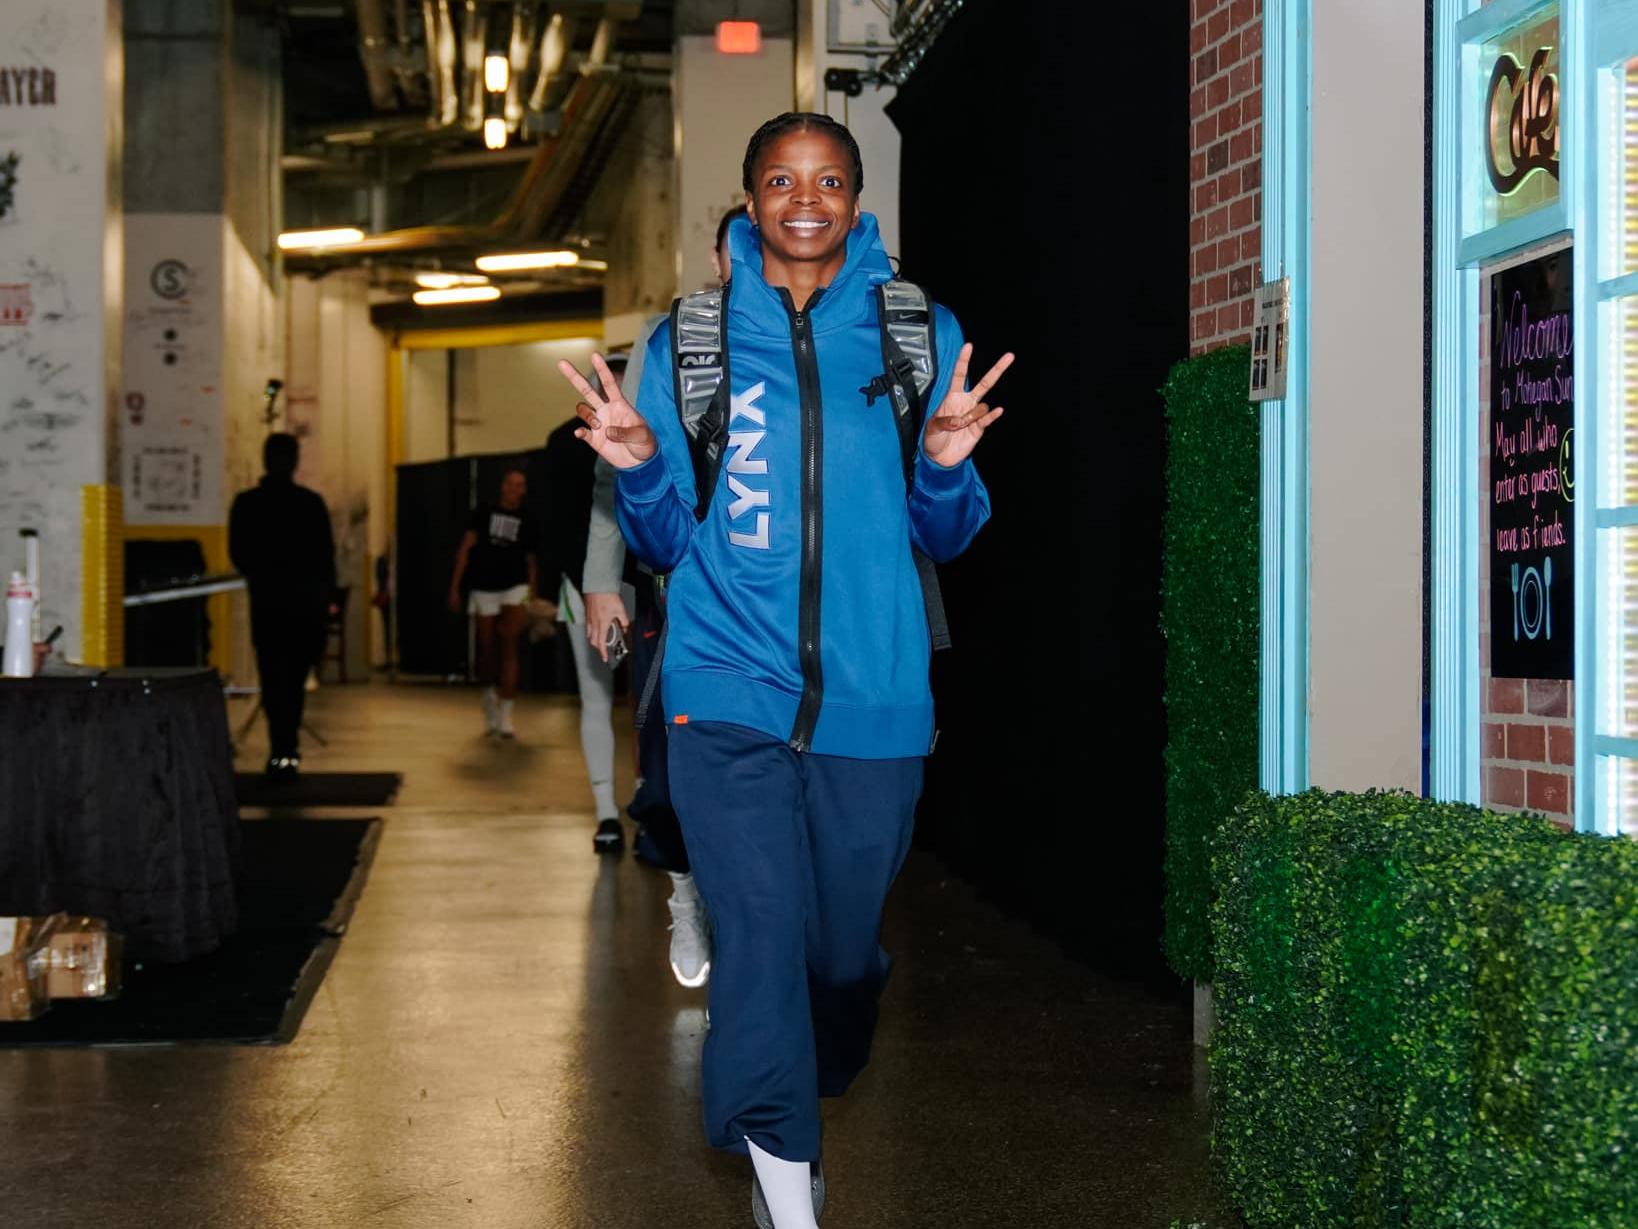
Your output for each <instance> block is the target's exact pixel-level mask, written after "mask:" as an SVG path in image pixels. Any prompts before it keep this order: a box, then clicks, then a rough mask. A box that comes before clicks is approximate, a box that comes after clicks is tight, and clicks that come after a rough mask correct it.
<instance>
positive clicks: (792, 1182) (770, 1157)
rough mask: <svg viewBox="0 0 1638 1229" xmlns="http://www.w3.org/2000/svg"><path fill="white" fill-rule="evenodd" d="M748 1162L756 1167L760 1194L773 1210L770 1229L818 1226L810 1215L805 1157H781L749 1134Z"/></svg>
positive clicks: (809, 1171) (808, 1170)
mask: <svg viewBox="0 0 1638 1229" xmlns="http://www.w3.org/2000/svg"><path fill="white" fill-rule="evenodd" d="M745 1142H746V1143H747V1144H748V1145H750V1149H751V1164H752V1165H754V1166H755V1167H756V1176H757V1181H759V1182H761V1183H762V1196H763V1198H764V1199H766V1200H767V1201H768V1211H769V1212H771V1213H772V1214H773V1223H774V1229H819V1222H818V1221H816V1220H814V1219H813V1174H812V1169H813V1167H812V1166H811V1165H809V1164H808V1163H807V1162H806V1161H781V1160H780V1159H779V1158H778V1157H776V1156H775V1155H774V1154H773V1153H771V1152H765V1151H763V1150H762V1149H761V1148H758V1147H757V1146H756V1143H755V1141H753V1140H752V1139H751V1138H750V1136H746V1137H745Z"/></svg>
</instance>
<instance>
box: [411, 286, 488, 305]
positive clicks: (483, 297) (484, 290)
mask: <svg viewBox="0 0 1638 1229" xmlns="http://www.w3.org/2000/svg"><path fill="white" fill-rule="evenodd" d="M410 297H411V298H413V299H414V300H415V301H416V303H418V304H419V305H420V306H422V307H438V306H440V305H442V304H446V303H487V302H489V301H490V300H491V299H498V298H500V287H498V286H451V287H449V288H448V289H447V290H417V291H416V292H415V293H414V294H413V295H412V296H410Z"/></svg>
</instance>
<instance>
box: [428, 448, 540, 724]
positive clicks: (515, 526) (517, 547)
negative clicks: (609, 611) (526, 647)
mask: <svg viewBox="0 0 1638 1229" xmlns="http://www.w3.org/2000/svg"><path fill="white" fill-rule="evenodd" d="M528 493H529V487H528V480H527V479H526V478H525V477H524V475H523V471H522V470H521V469H513V470H508V471H507V474H506V476H505V477H504V478H502V479H501V490H500V501H499V502H498V503H494V504H479V505H478V506H477V507H476V508H474V509H473V510H472V519H471V521H469V522H468V524H467V530H466V536H465V537H463V538H462V539H461V545H460V548H459V549H458V550H457V551H456V552H455V574H454V575H453V576H452V577H450V581H449V608H450V610H452V611H454V612H455V613H456V614H459V613H460V612H461V611H462V610H463V609H467V610H470V611H471V613H472V614H473V615H474V616H476V618H477V642H478V679H479V681H480V682H485V683H488V684H489V687H487V688H486V689H485V690H484V693H483V714H484V730H485V732H486V733H488V734H492V735H495V736H497V737H499V738H516V737H517V733H516V731H515V730H513V728H512V699H513V697H515V696H516V695H517V694H518V637H519V635H521V634H522V632H523V631H524V629H525V628H527V627H528V626H529V621H530V619H531V618H532V617H534V616H533V614H532V613H531V609H530V608H531V607H534V608H535V613H540V612H541V607H542V605H543V604H542V603H540V602H539V601H538V599H537V598H536V596H535V591H536V585H537V583H538V573H537V569H538V564H537V563H536V562H535V545H536V544H535V535H534V530H533V527H532V526H531V525H530V524H529V522H528V520H527V519H526V517H525V515H524V509H523V500H524V497H525V496H526V495H528ZM466 589H470V591H471V592H470V597H467V598H464V599H463V596H462V595H463V590H466ZM497 658H498V669H497Z"/></svg>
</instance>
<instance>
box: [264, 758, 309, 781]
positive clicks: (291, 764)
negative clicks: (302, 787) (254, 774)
mask: <svg viewBox="0 0 1638 1229" xmlns="http://www.w3.org/2000/svg"><path fill="white" fill-rule="evenodd" d="M300 772H301V756H299V755H275V756H273V757H271V758H270V759H269V760H268V761H267V775H268V776H269V777H272V778H274V779H275V780H287V779H289V778H290V777H294V776H297V775H299V774H300Z"/></svg>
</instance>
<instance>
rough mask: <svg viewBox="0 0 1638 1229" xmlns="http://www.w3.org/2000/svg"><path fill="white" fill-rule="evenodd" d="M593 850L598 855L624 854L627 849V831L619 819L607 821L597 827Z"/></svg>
mask: <svg viewBox="0 0 1638 1229" xmlns="http://www.w3.org/2000/svg"><path fill="white" fill-rule="evenodd" d="M592 848H593V849H594V850H596V851H597V852H598V853H623V852H625V848H626V830H625V829H624V828H622V827H621V826H620V821H619V820H618V819H605V820H603V821H602V822H601V823H599V824H598V825H597V835H596V836H594V837H592Z"/></svg>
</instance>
